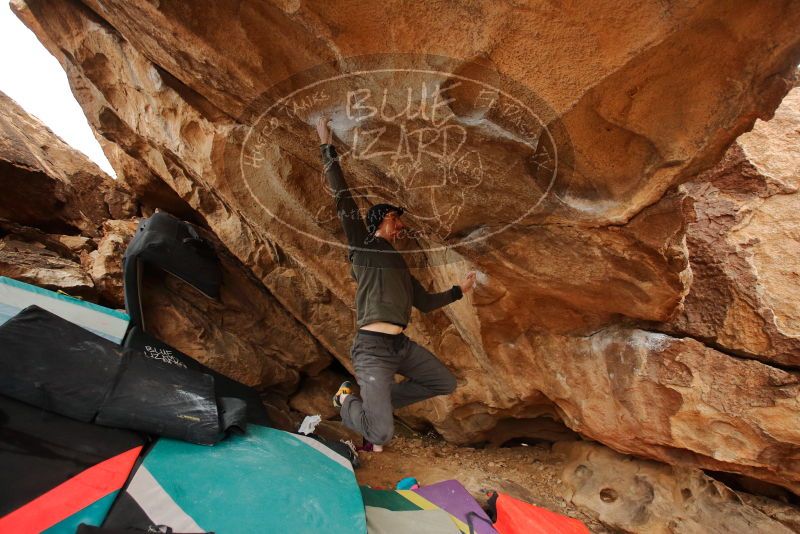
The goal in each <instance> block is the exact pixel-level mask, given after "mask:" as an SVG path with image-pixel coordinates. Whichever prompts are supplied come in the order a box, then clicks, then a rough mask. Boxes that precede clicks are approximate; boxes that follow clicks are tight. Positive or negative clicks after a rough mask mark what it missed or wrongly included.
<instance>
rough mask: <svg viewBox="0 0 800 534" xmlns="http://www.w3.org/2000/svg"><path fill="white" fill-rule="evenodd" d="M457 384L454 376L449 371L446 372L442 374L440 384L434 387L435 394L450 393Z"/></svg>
mask: <svg viewBox="0 0 800 534" xmlns="http://www.w3.org/2000/svg"><path fill="white" fill-rule="evenodd" d="M457 386H458V382H457V381H456V377H455V376H454V375H453V373H451V372H449V371H448V372H447V374H446V375H443V376H442V380H441V383H440V385H439V386H438V387H437V388H436V390H437V391H436V393H437V395H450V394H451V393H452V392H454V391H455V390H456V387H457Z"/></svg>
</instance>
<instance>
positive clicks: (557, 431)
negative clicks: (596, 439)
mask: <svg viewBox="0 0 800 534" xmlns="http://www.w3.org/2000/svg"><path fill="white" fill-rule="evenodd" d="M487 438H488V441H489V443H490V446H491V447H520V446H522V445H523V444H525V445H536V444H537V443H555V442H557V441H577V440H579V439H581V438H580V435H579V434H577V433H576V432H574V431H572V430H570V429H569V428H567V426H566V425H564V423H562V422H561V421H557V420H555V419H553V418H552V417H550V416H542V417H534V418H525V419H513V418H508V419H501V420H500V421H498V422H497V424H496V425H495V427H494V428H493V429H492V430H491V431H490V432H489V433H488V435H487Z"/></svg>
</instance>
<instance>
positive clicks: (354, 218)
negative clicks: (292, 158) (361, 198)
mask: <svg viewBox="0 0 800 534" xmlns="http://www.w3.org/2000/svg"><path fill="white" fill-rule="evenodd" d="M317 133H318V134H319V140H320V142H321V143H322V144H321V145H320V149H321V150H322V164H323V165H324V168H325V178H326V179H327V180H328V185H329V186H330V188H331V190H332V191H333V194H334V198H335V199H336V216H337V217H339V221H341V223H342V227H343V228H344V233H345V234H346V235H347V242H348V244H349V245H350V246H351V247H363V246H364V245H365V244H366V240H367V237H368V233H367V227H366V226H365V224H364V219H363V218H362V217H361V212H359V211H358V206H357V205H356V203H355V200H353V195H352V194H351V193H350V188H348V187H347V183H346V182H345V181H344V175H343V174H342V168H341V167H340V166H339V156H338V155H337V154H336V147H334V146H333V145H332V144H331V139H332V135H331V131H330V129H329V128H328V120H327V118H325V117H320V118H319V120H318V121H317Z"/></svg>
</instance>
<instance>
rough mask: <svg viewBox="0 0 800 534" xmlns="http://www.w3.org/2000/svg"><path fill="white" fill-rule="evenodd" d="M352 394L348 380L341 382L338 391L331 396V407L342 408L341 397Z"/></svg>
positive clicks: (351, 386)
mask: <svg viewBox="0 0 800 534" xmlns="http://www.w3.org/2000/svg"><path fill="white" fill-rule="evenodd" d="M352 394H353V384H351V383H350V381H349V380H345V381H344V382H342V385H341V386H339V390H338V391H337V392H336V393H335V394H334V395H333V406H334V407H335V408H341V407H342V395H352Z"/></svg>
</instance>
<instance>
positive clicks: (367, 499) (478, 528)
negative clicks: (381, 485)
mask: <svg viewBox="0 0 800 534" xmlns="http://www.w3.org/2000/svg"><path fill="white" fill-rule="evenodd" d="M452 483H455V484H452ZM427 487H429V488H433V490H432V491H430V492H428V495H429V496H433V498H434V499H436V500H438V501H440V502H441V503H443V504H445V505H446V506H447V507H448V508H445V507H444V506H441V505H440V504H439V503H435V502H433V501H431V500H429V499H428V498H427V497H426V496H423V495H421V494H420V493H419V490H378V489H373V488H370V487H367V486H362V487H361V497H362V498H363V499H364V506H365V507H374V508H383V509H386V510H390V511H393V512H408V511H415V510H441V511H444V512H446V513H447V515H448V517H449V518H450V521H451V522H452V523H453V525H454V526H455V527H456V529H457V530H458V531H459V532H462V533H464V534H472V532H475V533H485V534H495V530H494V529H493V528H492V522H491V521H490V520H489V517H488V516H487V515H486V513H485V512H484V511H483V510H482V509H481V507H480V506H479V505H478V503H477V501H475V499H473V498H472V496H471V495H470V494H469V492H467V490H466V489H464V487H463V486H461V484H460V483H458V482H457V481H445V483H439V484H433V485H431V486H427ZM458 487H460V488H462V489H464V492H466V496H467V497H468V498H469V500H470V501H471V503H469V502H468V501H467V500H466V499H464V495H463V494H461V492H460V491H459V490H458ZM420 489H422V488H420ZM450 493H452V495H451V494H450ZM472 503H474V504H472ZM396 517H397V521H402V520H403V517H402V516H396ZM470 525H471V526H472V530H471V529H470Z"/></svg>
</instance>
